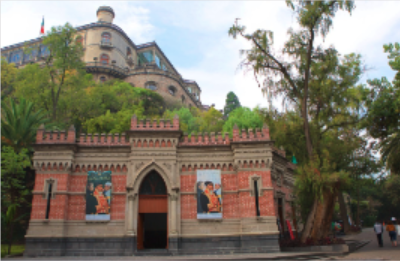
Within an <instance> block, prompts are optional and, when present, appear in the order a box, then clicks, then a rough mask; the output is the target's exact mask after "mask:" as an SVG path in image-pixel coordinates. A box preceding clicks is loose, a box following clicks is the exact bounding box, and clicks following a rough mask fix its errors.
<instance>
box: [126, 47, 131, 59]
mask: <svg viewBox="0 0 400 261" xmlns="http://www.w3.org/2000/svg"><path fill="white" fill-rule="evenodd" d="M131 55H132V51H131V48H129V47H126V56H128V57H130V56H131Z"/></svg>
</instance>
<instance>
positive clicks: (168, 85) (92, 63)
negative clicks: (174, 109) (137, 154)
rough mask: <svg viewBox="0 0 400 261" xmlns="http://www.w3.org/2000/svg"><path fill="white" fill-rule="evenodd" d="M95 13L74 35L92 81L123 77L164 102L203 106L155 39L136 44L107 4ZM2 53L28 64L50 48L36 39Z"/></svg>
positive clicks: (195, 90) (192, 84)
mask: <svg viewBox="0 0 400 261" xmlns="http://www.w3.org/2000/svg"><path fill="white" fill-rule="evenodd" d="M96 14H97V22H95V23H91V24H87V25H82V26H78V27H77V28H76V29H77V31H78V34H77V36H76V38H75V40H76V41H77V42H80V43H81V44H82V45H83V48H84V55H83V61H84V62H85V63H86V71H87V72H89V73H91V74H92V75H93V76H94V79H95V80H97V81H99V82H105V81H107V80H110V79H115V78H118V79H122V80H124V81H126V82H129V83H131V84H132V85H133V86H136V87H143V88H147V89H150V90H153V91H156V92H157V93H159V94H160V95H161V96H163V98H164V99H165V100H166V101H173V102H181V103H182V104H183V105H185V106H187V107H191V106H195V107H198V108H201V109H203V107H202V104H201V99H200V96H201V89H200V87H199V86H198V84H197V83H196V82H195V81H193V80H187V79H184V78H183V77H182V76H181V75H180V74H179V72H178V71H177V70H176V69H175V67H174V65H173V64H172V63H171V62H170V61H169V59H168V58H167V56H166V55H165V54H164V52H163V51H162V50H161V48H160V47H159V46H158V45H157V44H156V43H155V42H150V43H145V44H139V45H137V44H135V43H134V42H133V41H132V40H131V39H130V38H129V37H128V35H127V34H126V33H125V32H124V31H123V30H122V29H121V28H120V27H118V26H117V25H115V24H113V20H114V17H115V12H114V10H113V9H112V8H111V7H109V6H101V7H99V9H97V13H96ZM26 45H27V46H29V47H33V48H31V49H32V52H31V53H24V47H25V46H26ZM35 47H36V48H35ZM1 55H2V57H4V58H5V59H6V60H7V61H8V62H9V63H14V64H15V65H16V66H17V67H21V66H24V65H25V64H27V63H32V62H34V63H41V62H42V59H41V58H42V57H46V56H47V55H49V50H48V48H47V47H46V46H45V45H43V44H42V38H37V39H33V40H30V41H26V42H23V43H18V44H14V45H10V46H6V47H4V48H2V49H1Z"/></svg>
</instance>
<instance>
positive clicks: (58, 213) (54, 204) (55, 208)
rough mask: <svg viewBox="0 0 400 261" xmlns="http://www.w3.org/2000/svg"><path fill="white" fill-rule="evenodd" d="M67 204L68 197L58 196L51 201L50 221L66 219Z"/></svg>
mask: <svg viewBox="0 0 400 261" xmlns="http://www.w3.org/2000/svg"><path fill="white" fill-rule="evenodd" d="M67 202H68V196H67V195H56V197H55V198H54V199H51V200H50V213H49V219H66V218H67V210H68V207H67ZM44 218H45V217H43V219H44Z"/></svg>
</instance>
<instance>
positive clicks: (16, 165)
mask: <svg viewBox="0 0 400 261" xmlns="http://www.w3.org/2000/svg"><path fill="white" fill-rule="evenodd" d="M30 165H31V162H30V159H29V156H28V150H27V149H21V150H20V151H19V152H15V151H14V149H13V148H12V147H10V146H3V147H2V153H1V192H2V193H1V204H2V206H1V208H2V213H1V221H2V227H1V229H2V242H3V240H4V241H6V242H8V244H9V251H8V253H10V249H11V244H12V242H13V239H14V237H15V233H14V226H15V225H16V224H17V223H18V222H19V221H20V220H21V219H23V218H24V217H25V216H27V215H29V213H21V212H20V211H19V210H20V206H21V204H24V203H27V202H26V196H27V195H28V194H29V191H28V190H27V189H26V186H25V171H24V168H26V167H29V166H30Z"/></svg>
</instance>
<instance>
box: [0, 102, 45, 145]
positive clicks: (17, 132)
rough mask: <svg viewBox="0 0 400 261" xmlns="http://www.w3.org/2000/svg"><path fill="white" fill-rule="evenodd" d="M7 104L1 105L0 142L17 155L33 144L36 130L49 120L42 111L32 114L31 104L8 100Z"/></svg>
mask: <svg viewBox="0 0 400 261" xmlns="http://www.w3.org/2000/svg"><path fill="white" fill-rule="evenodd" d="M9 103H10V105H9V106H8V105H7V104H6V103H4V102H3V103H2V104H1V109H2V111H1V114H2V118H1V141H2V143H3V144H6V145H8V146H10V147H12V148H13V149H14V150H15V151H16V152H17V153H18V152H19V151H21V150H22V149H23V148H30V146H31V144H33V143H35V141H36V130H37V128H38V127H39V126H40V125H41V124H46V123H48V122H49V120H48V119H47V118H46V115H45V113H43V111H42V110H38V111H37V112H34V111H33V104H32V103H31V102H29V101H26V100H25V99H20V101H19V103H16V101H15V100H13V99H10V101H9Z"/></svg>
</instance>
